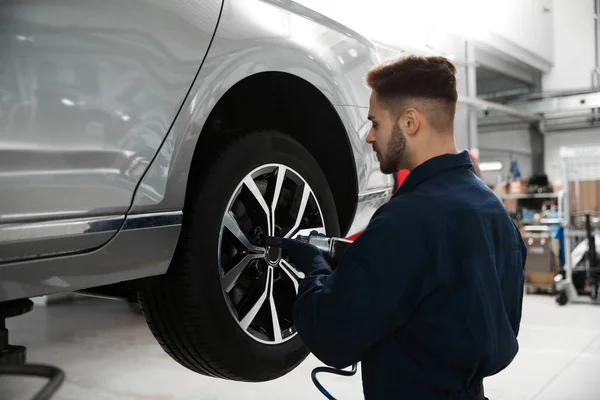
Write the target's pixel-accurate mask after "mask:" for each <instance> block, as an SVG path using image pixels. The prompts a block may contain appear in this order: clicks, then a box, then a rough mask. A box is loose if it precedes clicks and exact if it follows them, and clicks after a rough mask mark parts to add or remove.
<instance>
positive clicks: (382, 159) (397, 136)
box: [375, 123, 406, 174]
mask: <svg viewBox="0 0 600 400" xmlns="http://www.w3.org/2000/svg"><path fill="white" fill-rule="evenodd" d="M375 151H377V154H379V168H380V169H381V172H382V173H384V174H393V173H395V172H398V170H399V169H401V168H402V167H403V166H404V164H405V163H406V160H405V158H406V138H405V137H404V134H403V133H402V130H401V128H400V126H399V125H398V123H395V124H394V127H393V128H392V134H391V137H390V142H389V143H388V148H387V151H386V153H385V154H384V153H381V152H379V151H378V150H377V149H375Z"/></svg>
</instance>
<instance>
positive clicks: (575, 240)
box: [555, 146, 600, 305]
mask: <svg viewBox="0 0 600 400" xmlns="http://www.w3.org/2000/svg"><path fill="white" fill-rule="evenodd" d="M560 157H561V164H562V176H563V181H562V186H563V191H564V193H565V196H564V200H563V202H562V206H563V209H562V210H561V211H562V224H563V227H564V247H563V249H564V254H565V265H564V271H561V272H562V273H560V274H558V275H557V276H556V278H555V281H556V289H557V291H558V296H557V298H556V301H557V303H558V304H560V305H564V304H566V303H567V302H568V301H572V302H584V303H590V302H591V303H596V304H600V300H599V299H598V292H599V286H600V267H599V265H600V260H598V257H597V255H598V252H599V250H600V248H599V247H598V246H599V245H600V146H585V147H562V148H561V149H560Z"/></svg>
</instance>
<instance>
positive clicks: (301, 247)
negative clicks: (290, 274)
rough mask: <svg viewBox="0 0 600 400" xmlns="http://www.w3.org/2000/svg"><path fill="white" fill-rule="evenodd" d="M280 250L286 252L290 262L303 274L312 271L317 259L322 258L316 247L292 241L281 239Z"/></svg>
mask: <svg viewBox="0 0 600 400" xmlns="http://www.w3.org/2000/svg"><path fill="white" fill-rule="evenodd" d="M281 248H282V249H283V250H285V251H287V254H288V255H289V257H290V262H292V264H294V265H295V266H296V268H297V269H298V270H299V271H302V272H304V273H305V274H307V273H309V272H310V271H312V270H313V268H314V265H315V263H316V262H317V261H316V259H317V258H318V257H323V253H321V250H319V249H318V248H317V247H316V246H314V245H312V244H309V243H304V242H299V241H297V240H293V239H281Z"/></svg>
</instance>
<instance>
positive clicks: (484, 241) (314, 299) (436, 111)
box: [283, 56, 526, 400]
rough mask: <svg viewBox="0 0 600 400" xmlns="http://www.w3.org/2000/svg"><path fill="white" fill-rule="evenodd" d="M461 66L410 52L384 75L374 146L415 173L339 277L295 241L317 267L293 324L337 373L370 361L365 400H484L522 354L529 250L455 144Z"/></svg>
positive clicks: (376, 101) (373, 102) (388, 167)
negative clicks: (488, 380)
mask: <svg viewBox="0 0 600 400" xmlns="http://www.w3.org/2000/svg"><path fill="white" fill-rule="evenodd" d="M455 73H456V69H455V67H454V65H453V64H452V63H451V62H450V61H449V60H447V59H445V58H442V57H417V56H407V57H403V58H400V59H398V60H395V61H393V62H390V63H386V64H381V65H378V66H376V67H374V68H373V69H372V70H371V71H370V72H369V74H368V76H367V82H368V84H369V86H370V87H371V89H372V96H371V99H370V109H369V119H370V120H371V121H372V124H373V125H372V128H371V131H370V132H369V134H368V136H367V142H368V143H370V144H372V145H373V150H374V151H375V152H376V153H377V158H378V159H379V162H380V165H381V170H382V171H383V172H384V173H387V174H391V173H395V172H397V171H398V170H401V169H408V170H410V174H409V175H408V177H407V178H406V180H405V181H404V183H403V184H402V186H401V187H400V188H399V189H398V190H397V191H396V193H394V195H393V197H392V198H391V200H390V201H389V202H388V203H387V204H385V205H384V206H383V207H381V208H380V209H379V210H378V211H377V212H376V213H375V215H374V216H373V218H372V220H371V221H370V223H369V225H368V227H367V228H366V230H365V231H364V233H363V234H362V235H361V236H360V237H359V238H358V239H357V240H356V241H355V242H354V243H353V244H352V245H351V246H350V248H349V249H348V250H347V251H346V253H345V254H344V256H343V258H342V260H341V261H340V263H339V265H338V267H337V268H336V270H335V271H332V270H331V268H330V267H329V265H327V262H326V261H325V259H324V258H323V256H322V254H321V253H320V251H319V250H318V249H317V248H316V247H314V246H311V245H307V244H303V243H299V242H296V241H293V240H286V241H284V242H283V247H284V248H286V249H287V250H288V254H289V255H290V258H291V261H293V262H295V263H296V267H297V268H299V269H301V270H302V271H303V272H304V273H305V279H304V280H303V281H302V283H301V285H300V288H299V292H298V298H297V302H296V305H295V313H294V314H295V324H296V327H297V329H298V332H299V334H300V336H301V337H302V339H303V341H304V342H305V344H306V346H307V347H308V348H309V349H310V350H311V351H312V352H313V354H315V355H316V356H317V357H318V358H319V359H320V360H321V361H323V362H324V363H326V364H329V365H331V366H334V367H338V368H345V367H348V366H349V365H351V364H353V363H356V362H359V361H360V362H362V377H363V387H364V394H365V398H366V399H378V400H379V399H407V400H408V399H417V400H428V399H469V400H470V399H484V395H483V383H482V382H483V379H484V378H485V377H487V376H490V375H493V374H496V373H498V372H499V371H502V370H503V369H504V368H506V367H507V366H508V365H509V364H510V363H511V361H512V360H513V358H514V357H515V355H516V353H517V351H518V344H517V334H518V331H519V323H520V319H521V306H522V298H523V278H524V277H523V267H524V264H525V256H526V250H525V246H524V243H523V240H522V238H521V235H520V233H519V231H518V229H517V227H516V225H515V224H514V222H513V221H512V219H511V218H510V217H509V215H508V213H507V212H506V210H505V209H504V207H503V205H502V203H501V202H500V201H499V200H498V198H497V197H496V195H495V194H494V193H493V192H492V191H490V190H489V189H488V188H487V187H486V185H485V184H484V183H483V182H482V181H481V180H479V179H478V178H477V177H476V176H475V174H473V172H472V171H471V167H472V163H471V159H470V157H469V154H468V152H467V151H463V152H458V150H457V147H456V145H455V141H454V129H453V122H454V113H455V108H456V101H457V92H456V78H455Z"/></svg>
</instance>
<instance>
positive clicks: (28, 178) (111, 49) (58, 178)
mask: <svg viewBox="0 0 600 400" xmlns="http://www.w3.org/2000/svg"><path fill="white" fill-rule="evenodd" d="M221 4H222V0H202V1H185V0H179V1H161V0H133V1H130V2H123V1H118V0H103V1H90V0H88V1H72V0H49V1H36V0H12V1H3V2H2V4H1V5H0V27H1V28H0V29H2V33H3V34H2V35H0V54H2V60H3V62H2V64H1V65H0V199H1V202H0V224H9V223H10V224H11V225H14V224H21V223H25V222H32V221H33V222H35V221H39V220H52V219H54V220H57V219H68V218H78V219H81V218H88V217H92V216H95V217H97V216H111V217H112V216H116V215H120V216H121V219H122V220H123V218H124V215H125V214H126V213H127V211H128V209H129V208H130V206H131V202H132V199H133V195H134V192H135V190H136V187H137V185H138V183H139V180H140V179H141V176H142V175H141V174H142V173H143V172H144V171H145V169H146V168H147V166H148V164H149V162H150V160H151V159H152V158H153V157H154V155H155V154H156V152H157V151H158V149H159V147H160V145H161V143H162V141H163V140H164V138H165V136H166V134H167V132H168V131H169V127H170V126H171V124H172V122H173V120H174V119H175V116H176V115H177V112H178V110H179V109H180V107H181V105H182V101H183V100H184V99H185V97H186V94H187V92H188V90H189V88H190V85H191V84H192V82H193V80H194V77H195V76H196V74H197V72H198V70H199V69H200V66H201V63H202V61H203V59H204V57H205V54H206V51H207V50H208V48H209V44H210V41H211V39H212V37H213V34H214V30H215V28H216V26H217V22H218V17H219V14H220V11H221ZM46 230H47V228H46ZM56 231H57V235H58V234H60V232H59V230H58V228H56ZM114 232H115V233H116V230H115V231H114ZM11 238H12V239H14V235H13V236H10V237H9V238H8V239H11ZM1 239H2V235H0V240H1ZM96 239H97V240H92V241H91V242H89V243H88V245H92V244H95V245H100V244H102V243H105V242H106V237H105V236H103V235H99V236H96ZM12 241H14V240H12ZM21 242H22V241H21ZM5 243H6V242H5ZM21 244H22V243H21ZM61 245H62V244H61ZM29 246H30V247H31V248H32V249H33V248H35V247H37V246H38V240H36V238H35V237H33V238H31V240H30V243H29ZM21 247H23V246H21ZM92 247H93V246H92ZM2 250H3V251H2ZM57 250H58V249H57ZM0 252H2V253H4V254H2V255H0V259H2V258H5V257H10V256H11V255H13V256H14V255H19V254H23V253H22V251H21V253H14V254H13V253H10V254H9V249H6V248H2V247H0ZM3 256H4V257H3Z"/></svg>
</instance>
